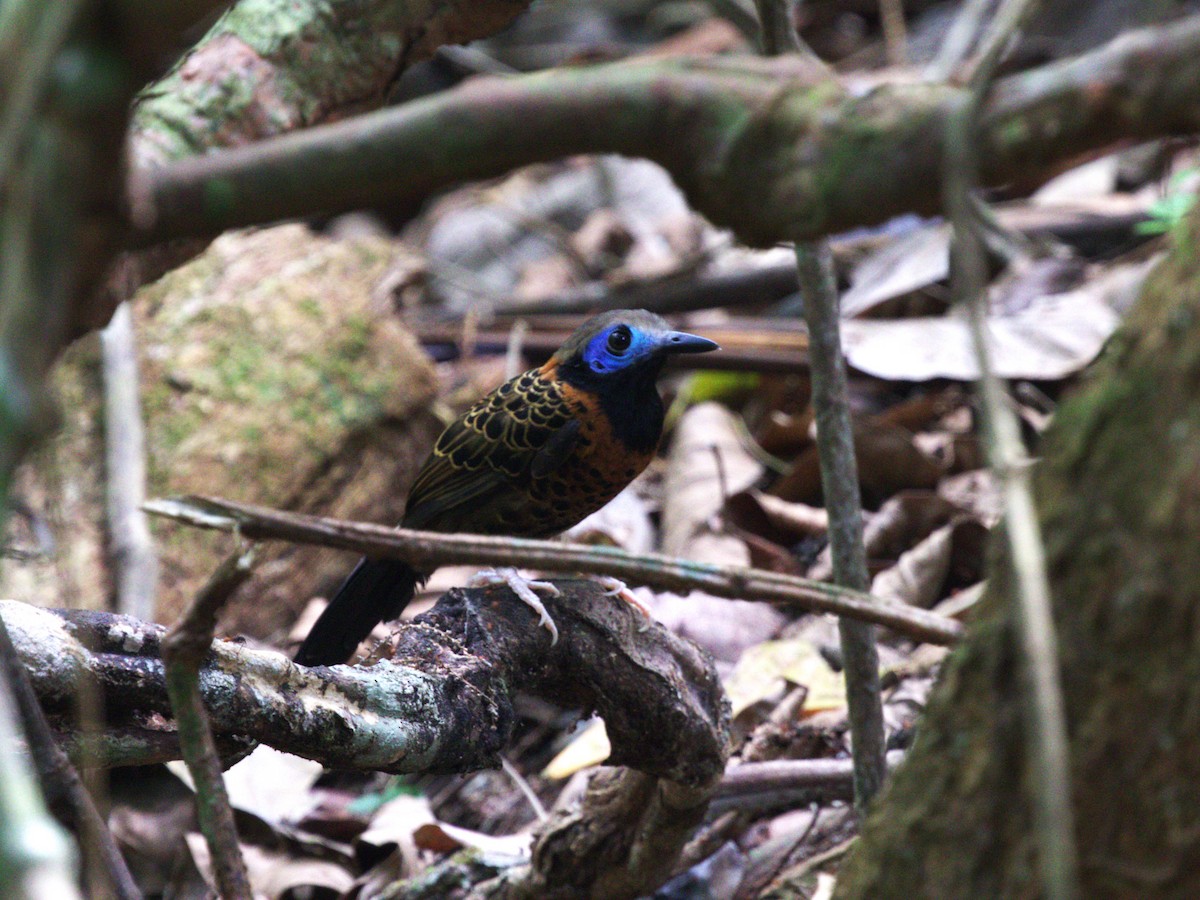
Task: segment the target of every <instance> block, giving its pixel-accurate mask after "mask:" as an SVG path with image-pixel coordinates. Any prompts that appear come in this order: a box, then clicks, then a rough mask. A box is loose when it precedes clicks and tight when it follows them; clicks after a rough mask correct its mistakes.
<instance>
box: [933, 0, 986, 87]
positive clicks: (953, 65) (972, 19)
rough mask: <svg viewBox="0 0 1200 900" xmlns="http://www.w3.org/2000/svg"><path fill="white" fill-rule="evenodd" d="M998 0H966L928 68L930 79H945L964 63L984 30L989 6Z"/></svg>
mask: <svg viewBox="0 0 1200 900" xmlns="http://www.w3.org/2000/svg"><path fill="white" fill-rule="evenodd" d="M995 3H996V0H966V2H965V3H964V4H963V5H962V7H961V8H960V9H959V12H958V15H957V16H956V17H955V19H954V24H952V25H951V26H950V31H949V32H947V34H946V38H945V40H943V41H942V46H941V47H940V48H938V53H937V56H936V57H934V60H933V62H931V63H930V64H929V66H928V67H927V68H926V70H925V77H926V78H928V79H929V80H930V81H946V80H947V79H949V78H950V76H951V75H953V74H954V71H955V70H956V69H957V68H958V67H959V66H960V65H962V62H963V60H965V59H966V58H967V56H968V55H969V54H970V52H971V48H972V47H974V46H975V44H976V42H977V41H978V40H979V35H981V34H982V33H983V29H984V24H985V21H986V19H987V14H988V10H990V9H991V8H992V6H994V5H995Z"/></svg>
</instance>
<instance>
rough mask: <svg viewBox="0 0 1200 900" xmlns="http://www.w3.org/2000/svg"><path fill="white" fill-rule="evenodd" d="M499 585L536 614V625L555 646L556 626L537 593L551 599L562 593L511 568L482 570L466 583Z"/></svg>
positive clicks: (556, 641)
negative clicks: (543, 629)
mask: <svg viewBox="0 0 1200 900" xmlns="http://www.w3.org/2000/svg"><path fill="white" fill-rule="evenodd" d="M500 584H503V585H507V586H508V589H509V590H510V591H512V592H513V593H514V594H516V595H517V596H518V597H520V598H521V600H522V601H524V602H525V603H526V604H527V605H528V606H529V607H530V608H531V609H533V611H534V612H535V613H537V614H538V617H539V618H538V624H539V625H541V626H542V627H543V628H545V629H546V630H547V631H549V632H550V646H551V647H553V646H554V645H555V644H557V643H558V626H557V625H555V624H554V620H553V619H552V618H550V613H548V612H546V607H545V606H544V605H543V604H542V601H541V598H540V597H538V595H537V592H538V591H541V592H543V593H545V594H547V595H549V596H551V597H557V596H559V595H560V594H561V593H562V591H560V590H559V589H558V588H556V587H555V586H554V585H553V584H551V583H550V582H549V581H533V580H531V579H529V578H526V577H525V576H523V575H522V574H521V573H520V572H518V571H517V570H516V569H514V568H512V567H511V566H500V567H498V568H495V569H483V570H482V571H480V572H476V573H475V574H474V575H472V576H471V579H470V580H469V581H468V582H467V586H468V587H491V586H495V585H500Z"/></svg>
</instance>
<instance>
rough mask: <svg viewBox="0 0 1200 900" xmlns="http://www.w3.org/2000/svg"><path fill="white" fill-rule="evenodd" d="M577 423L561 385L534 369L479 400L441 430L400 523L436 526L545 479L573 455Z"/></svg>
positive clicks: (411, 492) (576, 437) (417, 526)
mask: <svg viewBox="0 0 1200 900" xmlns="http://www.w3.org/2000/svg"><path fill="white" fill-rule="evenodd" d="M578 435H579V423H578V420H577V419H576V418H575V412H574V410H573V409H572V406H571V404H570V403H569V402H568V401H567V399H566V397H565V396H564V395H563V392H562V390H561V388H560V387H559V386H558V385H557V384H556V383H555V382H554V381H553V380H551V379H548V378H546V377H544V376H542V375H541V374H540V373H539V372H538V371H537V370H536V369H535V370H532V371H530V372H526V373H525V374H524V375H518V376H517V377H516V378H514V379H512V380H511V381H509V382H506V383H505V384H503V385H501V386H500V387H499V388H497V389H496V390H495V391H493V392H492V393H491V394H489V395H488V396H486V397H484V398H483V399H482V400H480V401H479V402H478V403H476V404H475V405H474V406H472V407H471V408H470V409H469V410H467V412H466V414H465V415H463V417H462V418H460V419H459V420H458V421H456V422H455V423H454V424H453V425H451V426H450V427H449V428H447V429H446V430H445V431H444V432H442V436H441V437H440V438H438V442H437V445H436V446H435V447H434V449H433V453H432V454H430V457H429V459H428V460H426V461H425V465H424V466H422V467H421V471H420V472H419V473H418V474H417V480H416V483H415V484H414V485H413V488H412V490H411V491H410V492H409V499H408V509H407V511H406V512H405V515H404V524H405V525H406V526H407V527H410V528H425V527H436V526H437V522H438V519H439V517H441V516H442V515H444V514H446V513H447V512H449V511H451V510H459V509H462V508H463V507H465V506H467V505H468V504H471V505H473V506H477V507H478V506H482V505H483V504H485V503H486V502H487V501H488V499H489V498H492V497H494V496H496V495H497V494H502V493H504V492H505V491H508V490H512V489H513V488H514V487H515V486H517V485H518V484H519V483H521V482H522V481H523V480H524V478H525V477H527V475H530V474H531V475H533V476H534V477H542V476H544V475H546V474H549V473H550V472H553V471H554V470H555V469H556V468H558V467H559V466H560V465H562V463H563V462H564V461H565V460H566V459H567V458H568V457H569V456H570V454H571V452H572V451H573V450H574V448H575V445H576V442H577V440H578Z"/></svg>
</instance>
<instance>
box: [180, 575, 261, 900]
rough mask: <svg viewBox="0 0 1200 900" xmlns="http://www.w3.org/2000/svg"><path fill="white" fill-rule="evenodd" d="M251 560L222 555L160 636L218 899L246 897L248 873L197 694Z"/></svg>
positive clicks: (248, 887)
mask: <svg viewBox="0 0 1200 900" xmlns="http://www.w3.org/2000/svg"><path fill="white" fill-rule="evenodd" d="M250 563H251V554H250V553H246V554H243V555H240V556H231V557H229V558H228V559H226V560H225V562H224V563H223V564H222V565H221V567H220V568H219V569H217V571H216V572H215V573H213V576H212V578H210V579H209V581H208V583H207V584H206V585H205V586H204V588H203V589H202V590H201V591H200V593H199V594H198V595H197V596H196V599H195V600H194V601H193V602H192V603H191V605H190V606H189V607H188V609H187V611H186V612H185V613H184V614H183V616H182V617H181V618H180V620H179V621H178V622H176V623H175V625H174V626H173V627H172V628H171V630H170V631H168V632H167V634H166V636H165V637H164V638H163V640H162V661H163V669H164V672H163V675H164V679H165V681H166V687H167V696H168V697H170V699H171V709H172V710H173V711H174V712H175V721H176V724H177V727H178V729H179V747H180V750H181V751H182V753H183V758H184V760H185V761H186V762H187V767H188V771H189V772H190V773H191V775H192V781H194V782H195V784H196V816H197V818H198V819H199V821H200V831H201V832H202V833H203V835H204V839H205V841H206V842H207V843H208V849H209V852H210V853H211V854H212V867H213V874H214V877H215V880H216V882H217V887H218V889H219V890H220V892H221V896H222V897H249V896H250V895H251V890H250V876H249V875H248V874H247V872H246V862H245V860H243V859H242V852H241V850H240V849H239V847H238V835H237V826H235V825H234V822H233V809H232V808H231V807H230V806H229V795H228V794H227V793H226V792H225V780H224V778H222V776H221V769H222V766H221V758H220V756H219V754H218V752H217V745H216V742H215V741H214V740H213V735H212V731H211V729H210V728H209V724H208V715H207V714H206V713H205V711H204V700H203V698H202V697H201V695H200V666H201V664H202V662H203V660H204V656H205V654H206V653H207V652H208V648H209V646H210V645H211V644H212V641H213V632H214V630H215V629H216V624H217V614H218V613H219V612H220V610H221V607H222V606H224V605H225V603H226V601H227V600H228V599H229V598H230V596H232V594H233V592H234V591H235V590H237V589H238V587H239V586H241V585H242V584H244V583H245V581H246V579H247V578H249V577H250V572H251V568H250Z"/></svg>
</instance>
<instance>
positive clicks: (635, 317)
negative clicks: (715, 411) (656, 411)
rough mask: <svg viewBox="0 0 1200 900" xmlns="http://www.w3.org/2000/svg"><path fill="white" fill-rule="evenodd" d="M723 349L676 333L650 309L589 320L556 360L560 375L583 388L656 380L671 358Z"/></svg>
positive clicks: (607, 313) (678, 332)
mask: <svg viewBox="0 0 1200 900" xmlns="http://www.w3.org/2000/svg"><path fill="white" fill-rule="evenodd" d="M717 349H719V347H718V346H717V344H716V343H714V342H713V341H710V340H708V338H702V337H699V336H697V335H694V334H687V333H686V332H683V331H672V330H671V326H670V325H668V324H667V322H666V320H665V319H663V318H662V317H661V316H657V315H655V314H654V313H652V312H647V311H646V310H644V309H618V310H613V311H612V312H606V313H601V314H600V315H598V316H594V317H592V318H591V319H588V320H587V321H586V322H584V323H583V324H582V325H581V326H579V328H578V329H577V330H576V331H575V333H574V334H572V335H571V336H570V337H569V338H567V340H566V342H565V343H564V344H563V345H562V346H561V347H559V348H558V351H557V352H556V353H555V354H554V357H553V358H552V359H551V364H553V365H555V366H557V368H558V372H559V374H560V375H561V376H562V377H564V378H566V379H567V380H568V381H571V382H574V383H576V384H579V385H581V386H583V385H589V384H598V383H604V382H626V383H628V382H630V381H635V382H650V383H653V381H654V379H655V378H656V377H657V376H658V373H659V371H660V370H661V369H662V366H663V363H664V362H666V360H667V357H668V356H673V355H674V354H676V353H707V352H708V351H710V350H717Z"/></svg>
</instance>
